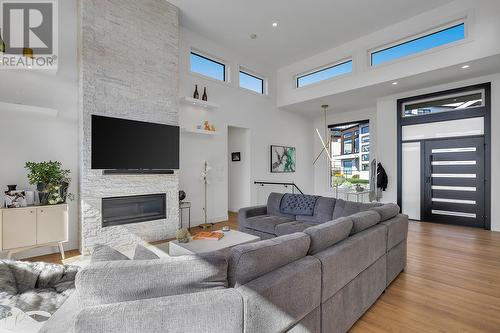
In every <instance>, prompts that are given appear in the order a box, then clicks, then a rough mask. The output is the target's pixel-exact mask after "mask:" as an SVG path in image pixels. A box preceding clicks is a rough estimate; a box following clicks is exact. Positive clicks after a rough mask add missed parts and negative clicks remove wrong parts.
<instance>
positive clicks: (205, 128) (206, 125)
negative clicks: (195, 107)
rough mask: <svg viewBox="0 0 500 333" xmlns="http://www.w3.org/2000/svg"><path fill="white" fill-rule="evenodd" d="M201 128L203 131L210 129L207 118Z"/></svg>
mask: <svg viewBox="0 0 500 333" xmlns="http://www.w3.org/2000/svg"><path fill="white" fill-rule="evenodd" d="M203 129H204V130H205V131H210V124H209V123H208V120H205V122H204V123H203Z"/></svg>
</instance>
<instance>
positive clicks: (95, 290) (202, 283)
mask: <svg viewBox="0 0 500 333" xmlns="http://www.w3.org/2000/svg"><path fill="white" fill-rule="evenodd" d="M75 283H76V288H77V291H78V293H79V295H80V299H81V301H82V303H83V304H84V306H92V305H99V304H109V303H116V302H126V301H133V300H139V299H145V298H154V297H162V296H171V295H179V294H189V293H195V292H200V291H205V290H208V289H223V288H225V287H226V286H227V259H226V257H225V256H223V255H219V254H216V253H207V254H200V255H188V256H181V257H174V258H165V259H163V258H162V259H155V260H127V261H123V260H122V261H108V262H97V263H93V264H90V265H89V266H86V267H84V268H83V269H82V270H80V272H79V273H78V275H77V276H76V281H75Z"/></svg>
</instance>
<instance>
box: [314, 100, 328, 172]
mask: <svg viewBox="0 0 500 333" xmlns="http://www.w3.org/2000/svg"><path fill="white" fill-rule="evenodd" d="M321 108H322V109H323V114H324V120H325V139H324V140H323V137H322V136H321V133H320V130H319V128H316V134H318V137H319V140H320V141H321V144H322V145H323V149H321V151H320V153H319V155H318V157H316V159H315V160H314V162H313V165H315V164H316V162H317V161H318V160H319V158H320V157H321V155H323V152H324V153H326V156H327V157H328V159H329V160H330V161H332V157H331V155H330V146H331V144H332V137H331V135H328V125H327V122H326V113H327V111H328V105H327V104H324V105H321ZM325 140H326V142H325Z"/></svg>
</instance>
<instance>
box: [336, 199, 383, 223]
mask: <svg viewBox="0 0 500 333" xmlns="http://www.w3.org/2000/svg"><path fill="white" fill-rule="evenodd" d="M380 205H381V204H380V203H378V202H373V203H363V202H353V201H345V200H342V199H338V200H337V202H336V203H335V208H334V210H333V220H335V219H338V218H339V217H345V216H349V215H353V214H356V213H359V212H364V211H366V210H368V209H370V208H373V207H377V206H380Z"/></svg>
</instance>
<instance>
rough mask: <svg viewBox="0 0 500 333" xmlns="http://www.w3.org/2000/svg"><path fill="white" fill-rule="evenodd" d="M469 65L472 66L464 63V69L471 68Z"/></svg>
mask: <svg viewBox="0 0 500 333" xmlns="http://www.w3.org/2000/svg"><path fill="white" fill-rule="evenodd" d="M469 67H470V65H463V66H462V69H467V68H469Z"/></svg>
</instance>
